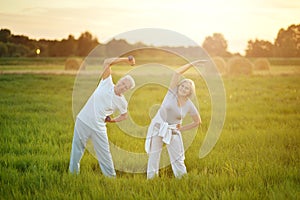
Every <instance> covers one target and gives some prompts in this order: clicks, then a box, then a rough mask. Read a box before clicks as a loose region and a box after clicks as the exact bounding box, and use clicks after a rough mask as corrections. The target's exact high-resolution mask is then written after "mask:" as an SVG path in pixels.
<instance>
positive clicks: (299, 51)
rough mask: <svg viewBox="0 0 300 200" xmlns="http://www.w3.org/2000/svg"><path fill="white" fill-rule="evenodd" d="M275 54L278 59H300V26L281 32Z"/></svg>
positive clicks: (276, 42)
mask: <svg viewBox="0 0 300 200" xmlns="http://www.w3.org/2000/svg"><path fill="white" fill-rule="evenodd" d="M274 53H275V56H278V57H300V24H298V25H291V26H289V27H288V28H287V30H285V29H280V30H279V32H278V34H277V38H276V40H275V51H274Z"/></svg>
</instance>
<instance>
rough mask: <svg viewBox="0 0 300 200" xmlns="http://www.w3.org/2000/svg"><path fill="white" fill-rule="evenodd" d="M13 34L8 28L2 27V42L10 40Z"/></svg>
mask: <svg viewBox="0 0 300 200" xmlns="http://www.w3.org/2000/svg"><path fill="white" fill-rule="evenodd" d="M10 36H11V32H10V30H8V29H1V30H0V42H4V43H6V42H8V40H9V38H10Z"/></svg>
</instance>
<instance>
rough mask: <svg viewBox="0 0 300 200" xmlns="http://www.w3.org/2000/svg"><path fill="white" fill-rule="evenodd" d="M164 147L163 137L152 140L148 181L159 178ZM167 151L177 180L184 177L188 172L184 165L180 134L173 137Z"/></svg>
mask: <svg viewBox="0 0 300 200" xmlns="http://www.w3.org/2000/svg"><path fill="white" fill-rule="evenodd" d="M162 147H163V141H162V137H160V136H153V137H152V138H151V146H150V152H149V158H148V167H147V179H152V178H154V177H155V176H158V172H159V161H160V154H161V151H162ZM167 149H168V153H169V156H170V162H171V166H172V170H173V173H174V175H175V177H176V178H180V177H181V176H182V175H184V174H186V173H187V171H186V167H185V164H184V147H183V143H182V138H181V136H180V135H179V134H176V135H172V139H171V142H170V144H168V145H167Z"/></svg>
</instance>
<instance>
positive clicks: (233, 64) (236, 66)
mask: <svg viewBox="0 0 300 200" xmlns="http://www.w3.org/2000/svg"><path fill="white" fill-rule="evenodd" d="M227 64H228V69H229V70H228V73H229V74H230V75H251V74H252V73H253V65H252V63H251V62H250V61H249V60H248V59H247V58H244V57H233V58H231V59H229V61H228V63H227Z"/></svg>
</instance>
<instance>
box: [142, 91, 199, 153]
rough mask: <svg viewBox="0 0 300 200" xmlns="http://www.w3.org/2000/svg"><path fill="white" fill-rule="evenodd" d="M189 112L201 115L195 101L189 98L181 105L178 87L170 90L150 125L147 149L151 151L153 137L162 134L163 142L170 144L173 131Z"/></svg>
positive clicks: (146, 143)
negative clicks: (178, 99)
mask: <svg viewBox="0 0 300 200" xmlns="http://www.w3.org/2000/svg"><path fill="white" fill-rule="evenodd" d="M187 113H189V114H190V115H191V116H193V115H199V113H198V110H197V109H196V107H195V105H194V104H193V102H192V101H191V100H190V99H188V100H187V101H186V103H185V104H184V105H183V106H181V107H179V106H178V101H177V88H176V89H173V90H169V91H168V92H167V94H166V96H165V98H164V100H163V102H162V105H161V107H160V108H159V110H158V112H157V114H156V115H155V117H154V118H153V119H152V120H151V123H150V125H149V127H148V132H147V138H146V142H145V150H146V152H147V153H149V151H150V144H151V138H152V137H153V136H156V135H158V136H160V137H162V139H163V142H164V143H166V144H169V143H170V141H171V136H172V132H174V131H177V132H179V131H178V130H177V129H176V125H177V124H181V122H182V119H183V118H184V117H185V116H186V114H187Z"/></svg>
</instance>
